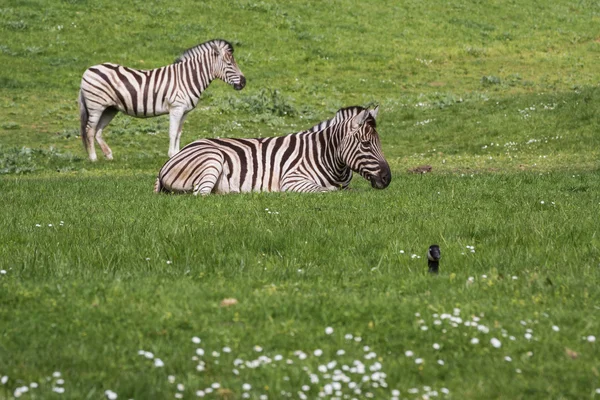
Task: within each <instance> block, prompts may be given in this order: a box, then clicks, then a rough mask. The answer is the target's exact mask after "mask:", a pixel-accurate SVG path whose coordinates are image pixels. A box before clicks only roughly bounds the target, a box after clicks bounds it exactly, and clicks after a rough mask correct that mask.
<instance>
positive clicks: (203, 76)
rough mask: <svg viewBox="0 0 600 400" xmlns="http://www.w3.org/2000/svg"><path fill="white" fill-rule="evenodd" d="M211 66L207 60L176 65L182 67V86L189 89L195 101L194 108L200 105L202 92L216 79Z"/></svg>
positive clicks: (195, 60)
mask: <svg viewBox="0 0 600 400" xmlns="http://www.w3.org/2000/svg"><path fill="white" fill-rule="evenodd" d="M210 64H211V63H210V62H207V60H202V59H200V58H193V59H190V60H186V61H184V62H182V63H180V64H175V65H181V69H180V70H179V72H180V77H181V84H182V86H183V88H187V90H186V92H187V93H188V95H189V96H190V97H191V98H192V99H193V103H194V106H195V105H196V104H197V103H198V100H199V99H200V95H201V94H202V92H204V90H206V88H207V87H208V85H210V83H211V82H212V81H213V80H215V79H216V77H215V75H214V71H213V69H212V68H211V66H210Z"/></svg>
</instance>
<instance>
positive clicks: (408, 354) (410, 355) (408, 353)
mask: <svg viewBox="0 0 600 400" xmlns="http://www.w3.org/2000/svg"><path fill="white" fill-rule="evenodd" d="M414 354H415V353H413V352H412V351H410V350H406V351H405V352H404V355H405V356H406V357H412V356H413V355H414Z"/></svg>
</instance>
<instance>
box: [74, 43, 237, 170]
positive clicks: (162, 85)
mask: <svg viewBox="0 0 600 400" xmlns="http://www.w3.org/2000/svg"><path fill="white" fill-rule="evenodd" d="M217 78H218V79H222V80H223V81H225V82H227V83H229V84H231V85H233V86H234V88H235V89H236V90H241V89H242V88H243V87H244V86H245V84H246V79H245V78H244V76H243V75H242V73H241V71H240V70H239V68H238V67H237V65H236V63H235V60H234V59H233V47H231V45H230V44H229V43H227V42H225V41H223V40H212V41H210V42H206V43H203V44H200V45H198V46H196V47H193V48H191V49H189V50H186V51H185V52H184V54H183V55H182V56H181V57H180V58H179V59H178V60H176V62H175V63H174V64H171V65H167V66H165V67H162V68H156V69H152V70H137V69H133V68H128V67H124V66H122V65H117V64H111V63H104V64H100V65H95V66H93V67H90V68H88V69H87V70H86V71H85V73H84V74H83V77H82V80H81V89H80V91H79V106H80V115H81V137H82V139H83V142H84V145H85V147H86V149H87V150H88V154H89V157H90V159H91V160H92V161H95V160H96V159H97V157H96V152H95V149H94V138H95V139H96V140H97V141H98V144H99V145H100V147H101V148H102V151H103V152H104V154H105V156H106V157H107V158H108V159H112V151H111V150H110V148H109V147H108V145H107V144H106V142H104V140H103V139H102V130H103V129H104V128H105V127H106V126H107V125H108V124H109V123H110V121H111V120H112V119H113V118H114V116H115V115H116V114H117V113H118V112H119V111H121V112H123V113H125V114H127V115H130V116H132V117H138V118H148V117H154V116H157V115H163V114H169V115H170V121H169V122H170V123H169V156H173V155H174V154H176V153H177V151H179V142H180V138H181V128H182V126H183V122H184V120H185V117H186V115H187V113H188V112H189V111H191V110H192V109H194V108H195V107H196V105H197V104H198V101H199V100H200V95H201V94H202V92H203V91H204V90H205V89H206V88H207V87H208V85H209V84H210V82H211V81H213V80H214V79H217Z"/></svg>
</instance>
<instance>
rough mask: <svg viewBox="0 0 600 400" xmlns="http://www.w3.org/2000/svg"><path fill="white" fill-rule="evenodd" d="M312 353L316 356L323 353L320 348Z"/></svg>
mask: <svg viewBox="0 0 600 400" xmlns="http://www.w3.org/2000/svg"><path fill="white" fill-rule="evenodd" d="M313 354H314V355H315V356H317V357H321V356H322V355H323V350H321V349H316V350H315V351H314V352H313Z"/></svg>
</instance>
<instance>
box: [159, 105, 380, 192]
mask: <svg viewBox="0 0 600 400" xmlns="http://www.w3.org/2000/svg"><path fill="white" fill-rule="evenodd" d="M378 111H379V107H378V106H377V107H376V108H375V109H373V110H369V109H366V108H363V107H358V106H355V107H347V108H342V109H340V110H339V111H337V113H336V114H335V116H334V117H333V118H332V119H330V120H327V121H324V122H321V123H319V124H317V125H316V126H314V127H313V128H311V129H308V130H305V131H302V132H298V133H292V134H289V135H286V136H278V137H270V138H258V139H200V140H196V141H194V142H192V143H190V144H188V145H187V146H185V147H184V148H183V149H181V151H180V152H179V153H178V154H177V155H175V156H174V157H172V158H171V159H169V160H168V161H167V162H166V163H165V164H164V165H163V167H162V168H161V170H160V172H159V174H158V179H157V180H156V184H155V186H154V191H155V192H156V193H159V192H174V193H193V194H195V195H198V194H200V195H208V194H210V193H218V194H222V193H232V192H233V193H239V192H253V191H255V192H261V191H264V192H285V191H290V192H328V191H333V190H338V189H345V188H347V187H348V185H349V184H350V180H351V179H352V173H353V172H357V173H358V174H360V175H361V176H362V177H363V178H365V179H367V180H369V181H370V182H371V186H372V187H374V188H377V189H383V188H386V187H387V186H388V185H389V184H390V181H391V179H392V175H391V171H390V166H389V164H388V163H387V161H386V160H385V158H384V157H383V152H382V150H381V141H380V139H379V135H378V133H377V131H376V129H375V127H376V122H375V118H376V117H377V113H378Z"/></svg>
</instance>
